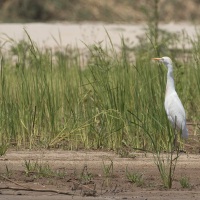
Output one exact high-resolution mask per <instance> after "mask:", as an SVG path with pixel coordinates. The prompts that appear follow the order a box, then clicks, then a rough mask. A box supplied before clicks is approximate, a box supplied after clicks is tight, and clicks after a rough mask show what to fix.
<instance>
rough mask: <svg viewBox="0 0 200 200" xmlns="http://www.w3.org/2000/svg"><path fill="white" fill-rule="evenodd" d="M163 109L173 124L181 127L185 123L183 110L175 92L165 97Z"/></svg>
mask: <svg viewBox="0 0 200 200" xmlns="http://www.w3.org/2000/svg"><path fill="white" fill-rule="evenodd" d="M165 110H166V113H167V116H168V119H169V120H170V122H171V123H172V124H173V126H174V127H177V128H179V129H183V127H184V126H185V123H186V119H185V110H184V108H183V105H182V103H181V101H180V99H179V97H178V95H177V93H176V92H173V93H171V94H170V95H168V96H167V97H166V99H165Z"/></svg>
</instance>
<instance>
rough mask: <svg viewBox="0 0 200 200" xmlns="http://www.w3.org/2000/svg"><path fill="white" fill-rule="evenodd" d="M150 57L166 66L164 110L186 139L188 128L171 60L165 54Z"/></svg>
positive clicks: (174, 126)
mask: <svg viewBox="0 0 200 200" xmlns="http://www.w3.org/2000/svg"><path fill="white" fill-rule="evenodd" d="M152 59H153V60H157V61H159V62H161V63H163V64H164V65H165V66H166V67H167V84H166V91H165V101H164V107H165V111H166V114H167V117H168V120H169V121H170V122H171V124H172V126H173V128H175V129H176V130H178V131H181V137H182V138H183V139H187V138H188V129H187V125H186V114H185V109H184V107H183V104H182V103H181V100H180V98H179V96H178V94H177V92H176V90H175V83H174V78H173V64H172V60H171V59H170V58H169V57H166V56H164V57H162V58H152ZM175 140H177V138H176V135H175ZM174 142H176V141H174Z"/></svg>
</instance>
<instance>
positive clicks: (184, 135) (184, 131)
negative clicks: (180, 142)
mask: <svg viewBox="0 0 200 200" xmlns="http://www.w3.org/2000/svg"><path fill="white" fill-rule="evenodd" d="M181 137H182V138H183V139H187V138H188V130H187V127H186V126H185V127H184V128H183V129H182V134H181Z"/></svg>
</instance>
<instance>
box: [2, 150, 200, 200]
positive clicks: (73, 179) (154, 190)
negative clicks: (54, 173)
mask: <svg viewBox="0 0 200 200" xmlns="http://www.w3.org/2000/svg"><path fill="white" fill-rule="evenodd" d="M25 160H26V161H28V160H31V162H34V161H38V162H42V163H48V165H49V166H50V167H51V168H52V169H54V170H58V169H64V170H65V171H66V177H64V178H55V177H54V178H49V177H45V178H44V177H43V178H42V177H40V178H37V177H35V176H33V174H31V175H29V176H27V175H25V167H24V162H25ZM199 160H200V155H194V154H191V155H190V154H188V155H187V154H181V156H180V158H179V161H178V164H177V169H176V172H175V180H174V182H173V187H172V189H170V190H166V189H164V188H163V186H162V182H161V180H160V176H159V173H158V169H157V167H156V166H155V164H154V158H153V157H152V155H151V154H143V153H134V154H133V156H132V157H131V158H121V157H120V156H118V155H116V154H115V153H112V152H99V151H90V152H84V151H79V152H77V151H60V150H59V151H46V150H45V151H8V153H7V154H6V156H4V157H1V160H0V174H1V175H2V176H6V171H7V170H6V166H7V169H9V172H10V175H9V177H8V176H6V177H8V179H6V180H5V179H4V178H2V177H0V199H1V200H18V199H20V200H29V199H37V200H42V199H43V200H47V199H48V200H51V199H52V200H53V199H58V200H62V199H63V200H64V199H65V200H67V199H74V200H78V199H88V200H90V199H91V200H92V199H98V200H101V199H138V200H146V199H148V200H160V199H162V200H168V199H175V200H179V199H180V200H188V199H194V200H195V199H200V190H199V189H200V170H199V169H200V162H199ZM111 161H112V162H113V174H112V176H111V177H109V179H108V184H105V181H107V180H106V178H105V174H104V166H109V164H110V162H111ZM85 166H87V173H88V174H89V173H90V174H92V175H93V176H92V180H91V181H90V182H88V183H80V182H79V181H80V179H79V178H80V174H81V173H82V172H83V168H84V167H85ZM126 168H128V170H129V171H131V172H135V173H141V174H143V182H144V184H143V185H142V186H136V184H133V183H130V182H129V181H128V179H127V177H126ZM74 170H75V171H76V176H75V175H74ZM84 173H85V172H84ZM182 176H187V177H189V183H190V185H191V187H189V188H185V189H183V188H182V187H181V185H180V182H179V180H180V178H181V177H182ZM78 177H79V178H78ZM77 182H79V183H80V184H79V186H78V187H77V188H76V189H74V187H75V183H77ZM94 185H95V189H94ZM21 186H25V187H29V188H34V189H43V190H48V189H53V190H58V191H65V192H69V194H68V195H64V194H57V193H55V192H38V191H23V190H20V188H21ZM5 187H15V188H18V190H12V189H9V188H6V189H2V188H5ZM88 189H89V192H91V191H93V190H95V194H94V193H92V194H91V193H90V194H88ZM84 195H85V196H84Z"/></svg>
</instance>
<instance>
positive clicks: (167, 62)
mask: <svg viewBox="0 0 200 200" xmlns="http://www.w3.org/2000/svg"><path fill="white" fill-rule="evenodd" d="M152 59H153V60H158V61H159V62H161V63H163V64H165V65H166V67H169V66H172V60H171V58H169V57H166V56H164V57H162V58H152Z"/></svg>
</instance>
